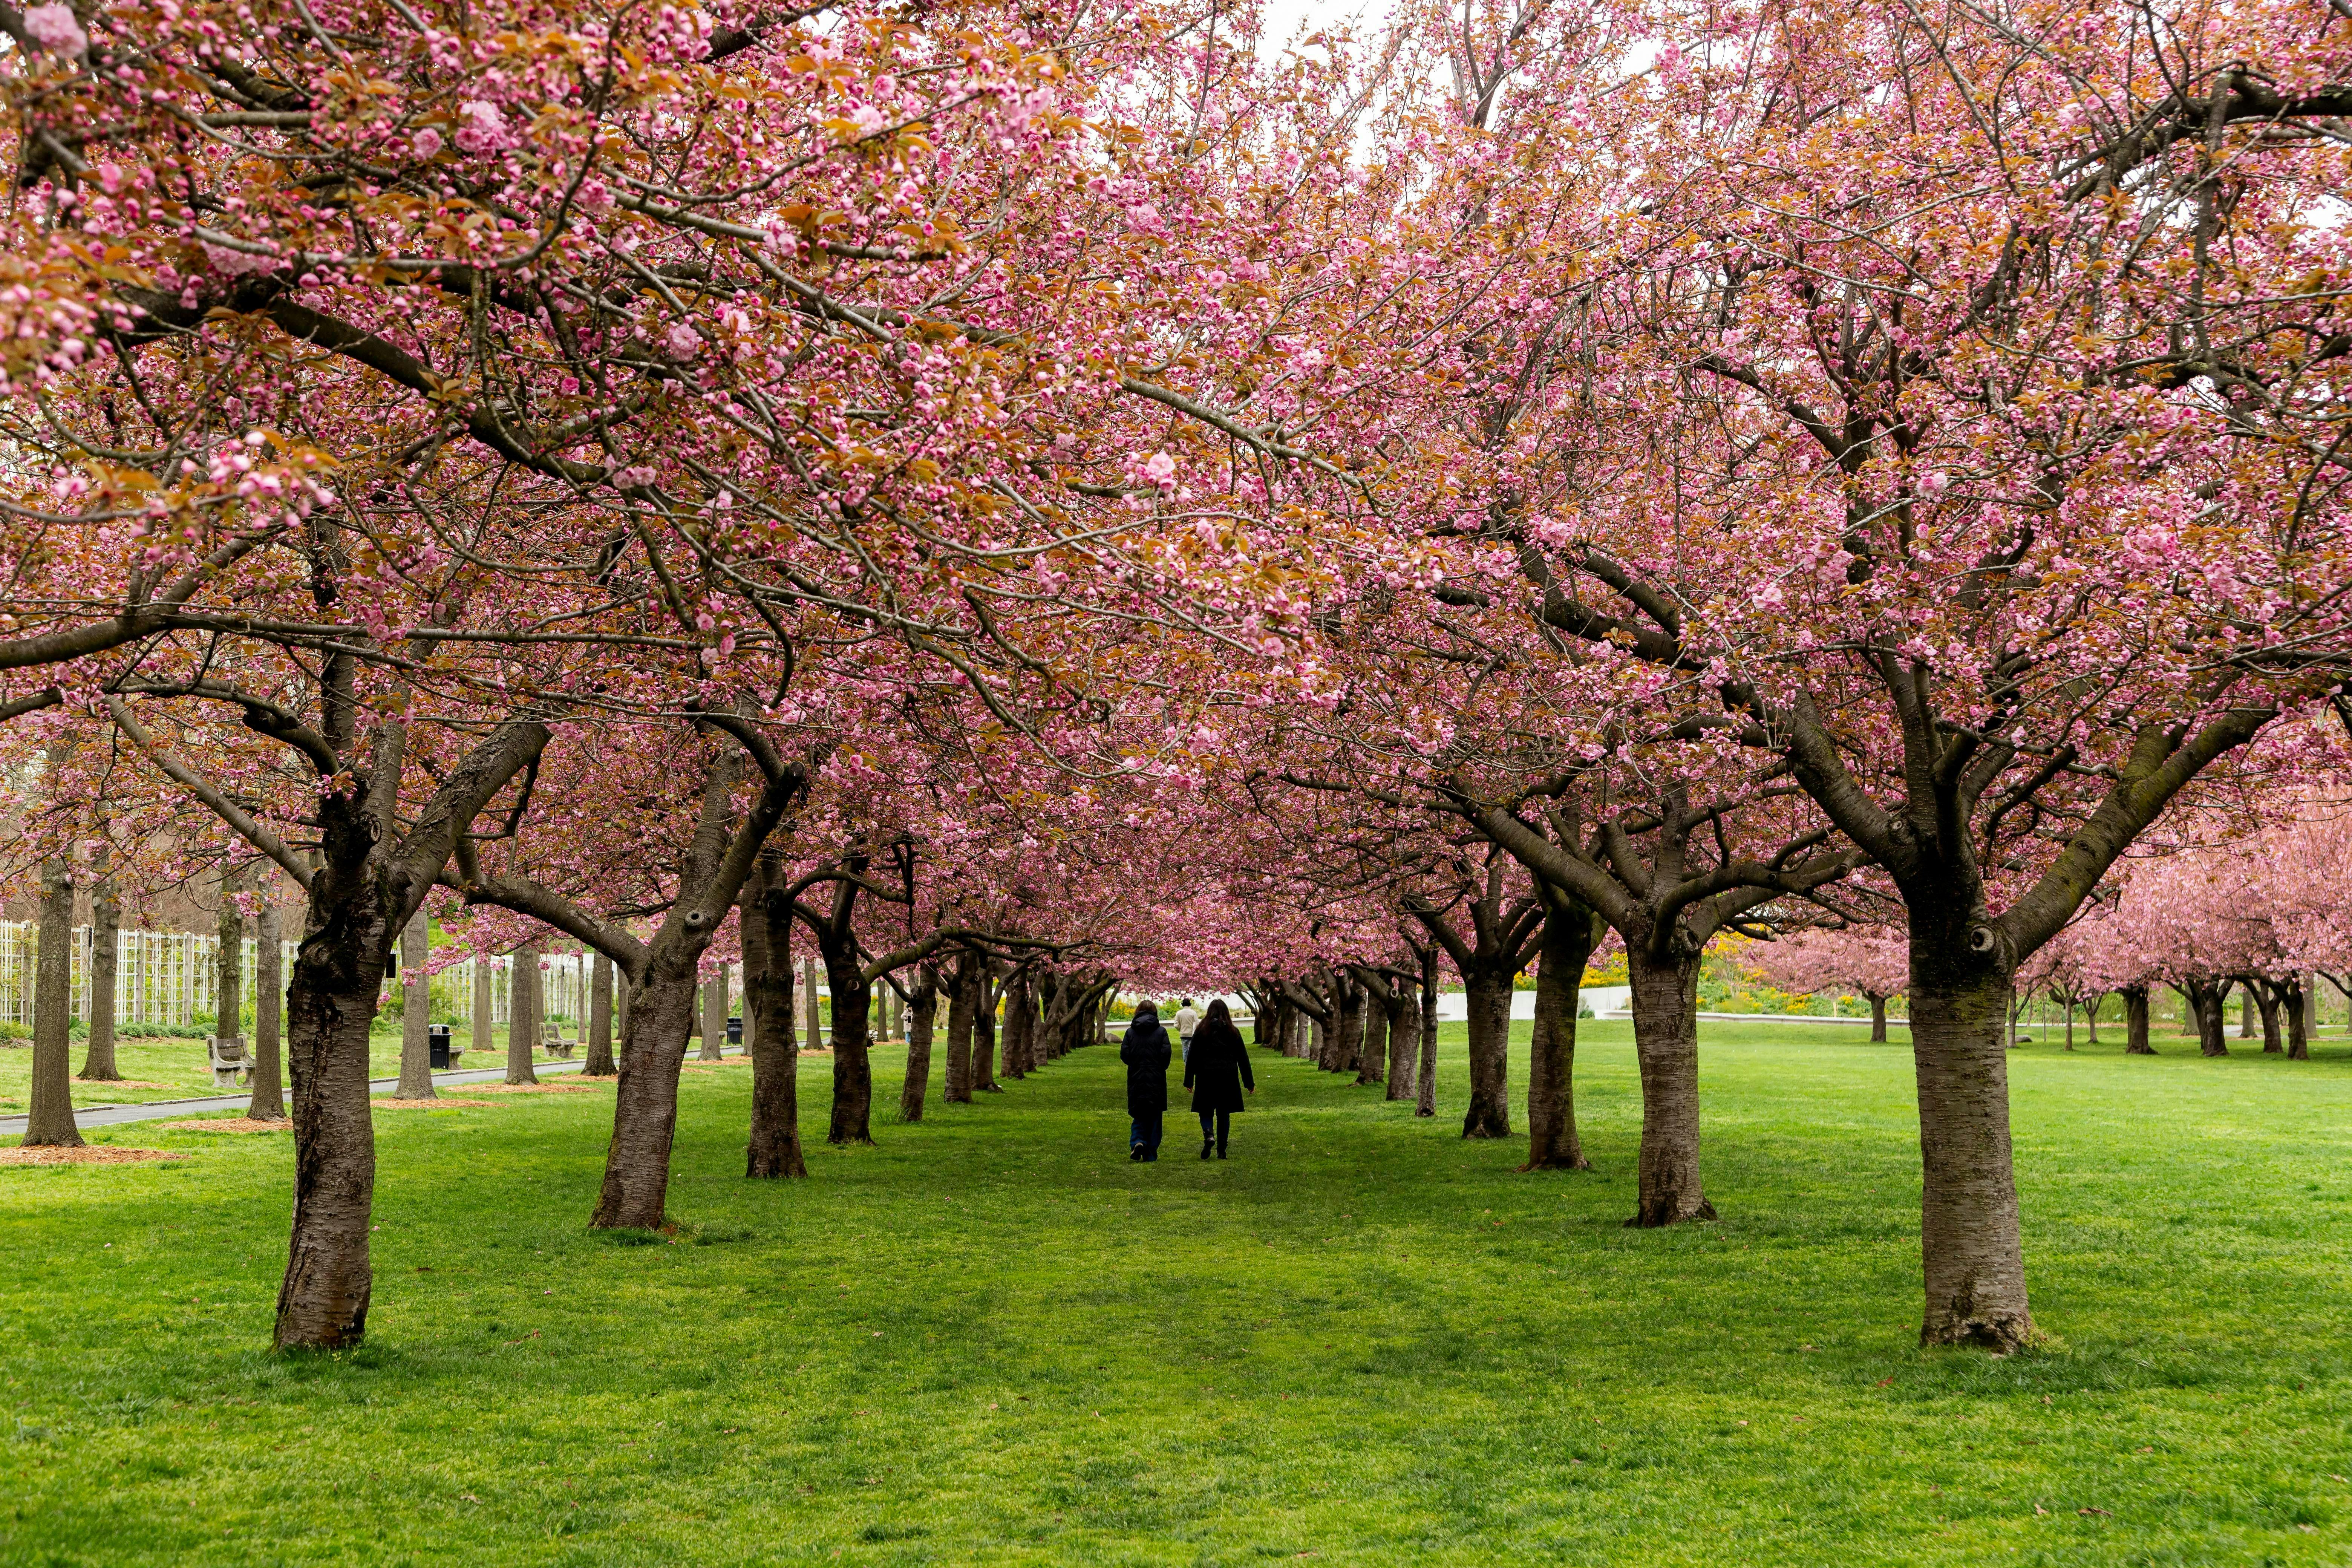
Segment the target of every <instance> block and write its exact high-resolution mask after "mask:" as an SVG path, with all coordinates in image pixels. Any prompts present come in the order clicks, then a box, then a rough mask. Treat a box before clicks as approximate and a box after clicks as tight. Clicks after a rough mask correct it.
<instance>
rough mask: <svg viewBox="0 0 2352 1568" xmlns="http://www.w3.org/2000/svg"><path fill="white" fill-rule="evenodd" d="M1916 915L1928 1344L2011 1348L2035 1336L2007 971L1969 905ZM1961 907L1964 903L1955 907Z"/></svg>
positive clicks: (1922, 1331)
mask: <svg viewBox="0 0 2352 1568" xmlns="http://www.w3.org/2000/svg"><path fill="white" fill-rule="evenodd" d="M1908 901H1909V902H1910V909H1911V944H1910V945H1911V985H1910V994H1911V1055H1912V1059H1913V1062H1914V1064H1915V1066H1916V1072H1917V1076H1918V1087H1919V1152H1920V1166H1921V1191H1920V1252H1921V1257H1922V1259H1923V1262H1924V1265H1925V1270H1924V1272H1925V1278H1926V1310H1925V1312H1924V1315H1923V1316H1922V1317H1921V1319H1920V1322H1919V1342H1920V1343H1922V1344H1973V1345H1981V1346H1985V1347H1987V1348H1989V1349H1991V1350H1995V1351H1999V1352H2010V1351H2013V1350H2016V1349H2018V1348H2020V1347H2021V1346H2022V1345H2024V1344H2025V1343H2027V1342H2029V1341H2031V1340H2032V1337H2033V1315H2032V1310H2030V1309H2029V1307H2028V1305H2027V1302H2026V1295H2025V1255H2024V1251H2023V1247H2022V1245H2021V1240H2020V1237H2019V1232H2018V1215H2017V1180H2016V1174H2015V1171H2014V1167H2013V1165H2012V1163H2011V1152H2010V1135H2009V1061H2008V1058H2007V1057H2006V1056H2005V1055H2004V1054H2003V1051H2002V1048H2001V1022H2002V1016H2003V1014H2004V1012H2005V1011H2006V1010H2007V1008H2008V1005H2009V1000H2010V997H2011V994H2012V987H2013V976H2012V973H2011V968H2010V966H2009V964H2008V963H2007V962H2006V960H2005V959H2004V958H2003V957H2002V955H2001V954H2000V952H1998V950H1995V951H1992V952H1980V951H1979V950H1978V949H1976V948H1975V947H1974V946H1973V945H1971V939H1972V938H1974V939H1976V940H1982V936H1980V935H1979V932H1982V933H1985V934H1990V929H1989V928H1985V927H1981V926H1979V925H1977V924H1976V922H1975V921H1974V920H1972V919H1971V918H1970V914H1969V905H1967V904H1960V905H1958V907H1957V908H1956V909H1954V910H1951V911H1950V912H1949V914H1948V916H1947V917H1946V918H1941V919H1937V918H1932V916H1931V914H1930V913H1929V912H1928V911H1927V910H1926V909H1925V908H1924V905H1925V900H1918V899H1913V900H1908ZM1956 902H1957V900H1956Z"/></svg>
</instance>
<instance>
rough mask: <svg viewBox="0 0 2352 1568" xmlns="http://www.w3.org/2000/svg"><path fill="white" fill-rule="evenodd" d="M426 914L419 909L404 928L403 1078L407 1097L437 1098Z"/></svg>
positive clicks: (402, 1090)
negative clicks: (427, 972) (428, 976)
mask: <svg viewBox="0 0 2352 1568" xmlns="http://www.w3.org/2000/svg"><path fill="white" fill-rule="evenodd" d="M429 945H430V944H429V939H428V936H427V933H426V931H425V911H424V910H421V909H420V910H417V911H416V912H415V914H414V915H411V916H410V917H409V920H408V924H407V925H406V926H404V927H403V928H402V929H401V932H400V1082H399V1084H398V1086H397V1087H396V1088H394V1089H393V1093H394V1094H395V1095H397V1096H399V1097H400V1098H401V1099H403V1100H433V1099H436V1098H438V1097H437V1096H436V1095H435V1094H434V1092H433V1046H432V1037H431V1036H429V1035H427V1034H426V1033H425V1030H426V1029H427V1028H428V1027H430V1026H431V1024H432V1021H433V1020H432V1011H433V997H432V989H431V987H430V985H429V984H427V982H426V981H425V953H426V950H427V948H428V946H429Z"/></svg>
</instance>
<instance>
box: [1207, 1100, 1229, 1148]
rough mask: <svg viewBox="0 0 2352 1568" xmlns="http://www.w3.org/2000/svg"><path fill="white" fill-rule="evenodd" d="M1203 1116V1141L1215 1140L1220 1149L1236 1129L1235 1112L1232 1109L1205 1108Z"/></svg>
mask: <svg viewBox="0 0 2352 1568" xmlns="http://www.w3.org/2000/svg"><path fill="white" fill-rule="evenodd" d="M1200 1117H1201V1142H1203V1143H1208V1142H1214V1143H1215V1144H1216V1146H1217V1147H1218V1148H1220V1149H1222V1148H1223V1147H1224V1146H1225V1139H1226V1138H1227V1137H1228V1136H1230V1135H1231V1134H1232V1132H1233V1130H1234V1113H1233V1112H1232V1111H1230V1110H1203V1111H1202V1112H1200Z"/></svg>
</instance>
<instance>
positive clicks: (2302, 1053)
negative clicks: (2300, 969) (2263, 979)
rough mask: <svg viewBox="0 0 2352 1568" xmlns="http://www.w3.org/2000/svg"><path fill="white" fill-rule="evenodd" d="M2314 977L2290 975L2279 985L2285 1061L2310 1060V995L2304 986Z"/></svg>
mask: <svg viewBox="0 0 2352 1568" xmlns="http://www.w3.org/2000/svg"><path fill="white" fill-rule="evenodd" d="M2313 979H2315V976H2312V975H2305V974H2290V975H2288V976H2287V977H2286V978H2285V979H2284V980H2283V981H2281V982H2280V983H2279V1005H2280V1006H2281V1007H2282V1008H2283V1009H2284V1011H2285V1013H2286V1059H2287V1060H2289V1061H2291V1062H2307V1061H2309V1060H2310V1059H2311V1034H2310V1029H2309V1024H2310V1019H2311V993H2310V992H2309V991H2308V990H2306V989H2305V986H2306V985H2307V984H2309V983H2310V982H2311V981H2312V980H2313Z"/></svg>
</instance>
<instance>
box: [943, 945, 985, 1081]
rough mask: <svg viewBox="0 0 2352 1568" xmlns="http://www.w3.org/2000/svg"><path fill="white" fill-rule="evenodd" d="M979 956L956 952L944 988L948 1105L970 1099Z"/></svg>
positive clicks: (977, 1005) (978, 1009)
mask: <svg viewBox="0 0 2352 1568" xmlns="http://www.w3.org/2000/svg"><path fill="white" fill-rule="evenodd" d="M979 963H980V960H979V959H977V958H975V957H974V956H972V955H971V953H960V954H958V955H957V958H956V962H955V968H954V971H953V973H952V976H951V978H950V983H949V984H950V990H949V992H948V1070H947V1088H946V1090H945V1093H946V1096H947V1101H948V1103H949V1104H950V1105H970V1104H971V1023H972V1017H973V1015H975V1014H976V1013H978V1012H979V1011H980V1004H979V1002H978V1000H976V993H977V991H978V988H979V975H978V973H976V970H977V966H978V964H979Z"/></svg>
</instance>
